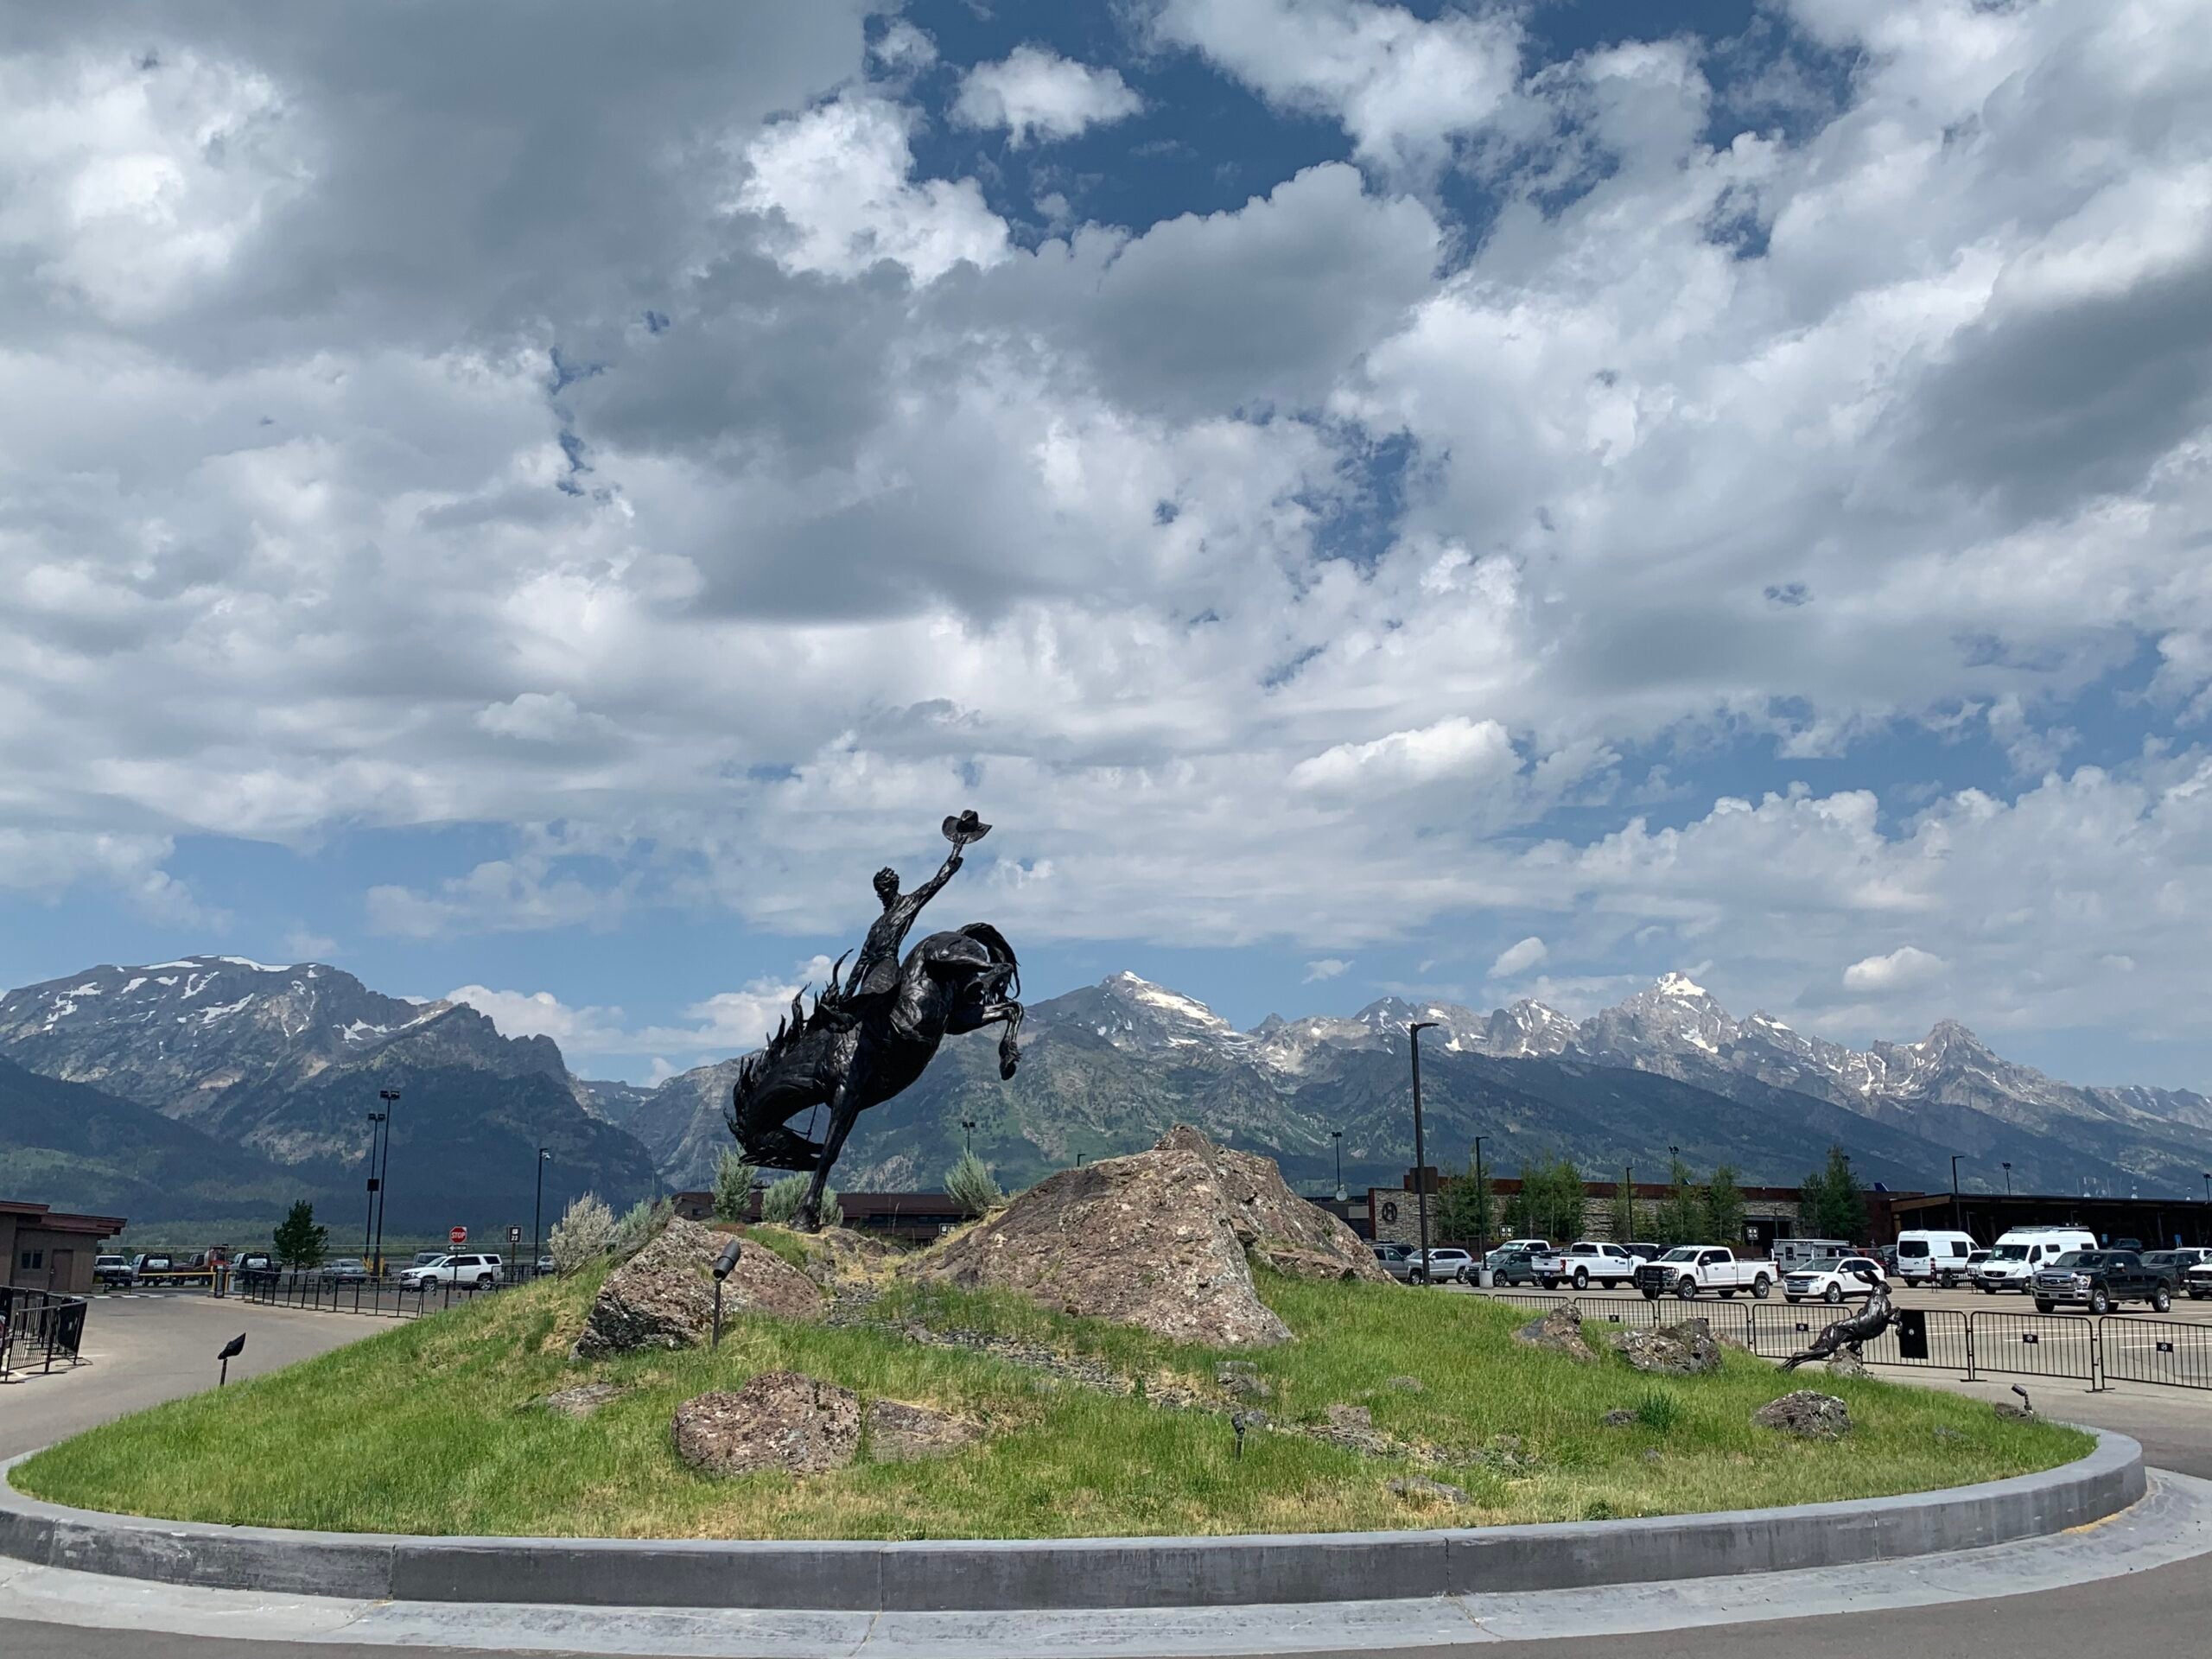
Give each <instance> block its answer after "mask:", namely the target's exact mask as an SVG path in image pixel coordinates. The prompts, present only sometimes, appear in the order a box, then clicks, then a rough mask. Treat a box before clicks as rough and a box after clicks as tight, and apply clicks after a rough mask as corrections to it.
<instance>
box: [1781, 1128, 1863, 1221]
mask: <svg viewBox="0 0 2212 1659" xmlns="http://www.w3.org/2000/svg"><path fill="white" fill-rule="evenodd" d="M1797 1224H1798V1230H1799V1231H1800V1232H1801V1233H1802V1236H1805V1237H1807V1238H1840V1239H1843V1240H1845V1241H1846V1242H1847V1243H1859V1242H1860V1241H1861V1240H1863V1239H1865V1238H1866V1234H1867V1230H1868V1229H1867V1222H1866V1194H1865V1193H1864V1192H1862V1191H1861V1190H1860V1188H1859V1177H1858V1176H1856V1175H1854V1174H1853V1173H1852V1169H1851V1159H1850V1157H1849V1155H1848V1154H1846V1153H1845V1151H1844V1149H1843V1148H1842V1147H1829V1148H1828V1160H1827V1166H1826V1167H1825V1168H1823V1169H1820V1170H1816V1171H1815V1172H1814V1173H1812V1174H1810V1175H1808V1176H1807V1177H1806V1178H1805V1179H1804V1181H1803V1183H1802V1185H1801V1186H1800V1188H1799V1192H1798V1200H1797Z"/></svg>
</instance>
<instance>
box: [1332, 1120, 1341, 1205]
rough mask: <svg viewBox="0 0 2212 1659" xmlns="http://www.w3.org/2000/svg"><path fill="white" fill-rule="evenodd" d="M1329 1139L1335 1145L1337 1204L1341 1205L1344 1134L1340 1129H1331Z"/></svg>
mask: <svg viewBox="0 0 2212 1659" xmlns="http://www.w3.org/2000/svg"><path fill="white" fill-rule="evenodd" d="M1329 1139H1330V1140H1332V1141H1334V1142H1335V1143H1336V1147H1337V1202H1338V1204H1342V1203H1343V1202H1344V1131H1343V1130H1342V1129H1331V1130H1330V1131H1329Z"/></svg>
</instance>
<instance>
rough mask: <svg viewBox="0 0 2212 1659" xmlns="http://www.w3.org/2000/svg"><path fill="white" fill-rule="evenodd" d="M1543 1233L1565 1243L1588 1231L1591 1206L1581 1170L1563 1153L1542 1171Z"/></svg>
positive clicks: (1560, 1242) (1559, 1242) (1556, 1241)
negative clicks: (1583, 1188)
mask: <svg viewBox="0 0 2212 1659" xmlns="http://www.w3.org/2000/svg"><path fill="white" fill-rule="evenodd" d="M1544 1198H1545V1206H1546V1212H1547V1213H1546V1216H1545V1233H1544V1236H1545V1237H1547V1238H1548V1239H1550V1240H1551V1241H1552V1242H1553V1243H1556V1244H1566V1243H1571V1242H1573V1240H1575V1239H1578V1238H1580V1237H1581V1236H1582V1235H1583V1234H1584V1233H1585V1232H1586V1231H1588V1230H1589V1223H1590V1206H1589V1202H1588V1200H1587V1199H1586V1198H1585V1197H1584V1196H1583V1191H1582V1171H1581V1170H1580V1168H1578V1167H1577V1166H1576V1165H1575V1162H1574V1160H1573V1159H1572V1158H1570V1157H1568V1156H1567V1154H1564V1153H1562V1154H1560V1156H1559V1157H1558V1158H1556V1159H1554V1160H1553V1162H1552V1166H1551V1167H1550V1168H1549V1169H1548V1170H1546V1171H1545V1172H1544Z"/></svg>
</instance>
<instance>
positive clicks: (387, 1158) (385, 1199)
mask: <svg viewBox="0 0 2212 1659" xmlns="http://www.w3.org/2000/svg"><path fill="white" fill-rule="evenodd" d="M377 1098H378V1100H380V1101H382V1102H384V1115H385V1128H384V1167H383V1168H382V1169H381V1170H379V1171H378V1173H377V1243H376V1253H375V1255H374V1256H373V1257H372V1260H371V1263H370V1265H371V1266H372V1267H373V1268H375V1269H376V1274H377V1277H378V1278H379V1279H381V1278H383V1277H384V1212H385V1205H389V1204H390V1203H391V1115H392V1113H393V1112H394V1111H395V1110H396V1109H397V1108H398V1105H399V1090H397V1089H379V1090H377Z"/></svg>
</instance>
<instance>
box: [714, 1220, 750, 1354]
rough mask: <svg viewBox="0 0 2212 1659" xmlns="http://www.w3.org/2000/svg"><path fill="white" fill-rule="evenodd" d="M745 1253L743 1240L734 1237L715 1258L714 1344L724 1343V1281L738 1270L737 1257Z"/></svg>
mask: <svg viewBox="0 0 2212 1659" xmlns="http://www.w3.org/2000/svg"><path fill="white" fill-rule="evenodd" d="M744 1254H745V1245H744V1243H743V1242H742V1241H741V1240H739V1239H734V1238H733V1239H732V1240H730V1242H729V1243H727V1244H725V1245H723V1246H722V1253H721V1255H719V1256H718V1257H716V1258H715V1340H714V1344H713V1345H714V1346H715V1347H717V1348H719V1347H721V1345H722V1281H723V1280H725V1279H727V1278H728V1277H729V1276H730V1274H733V1273H734V1272H736V1271H737V1258H738V1257H739V1256H741V1255H744Z"/></svg>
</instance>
